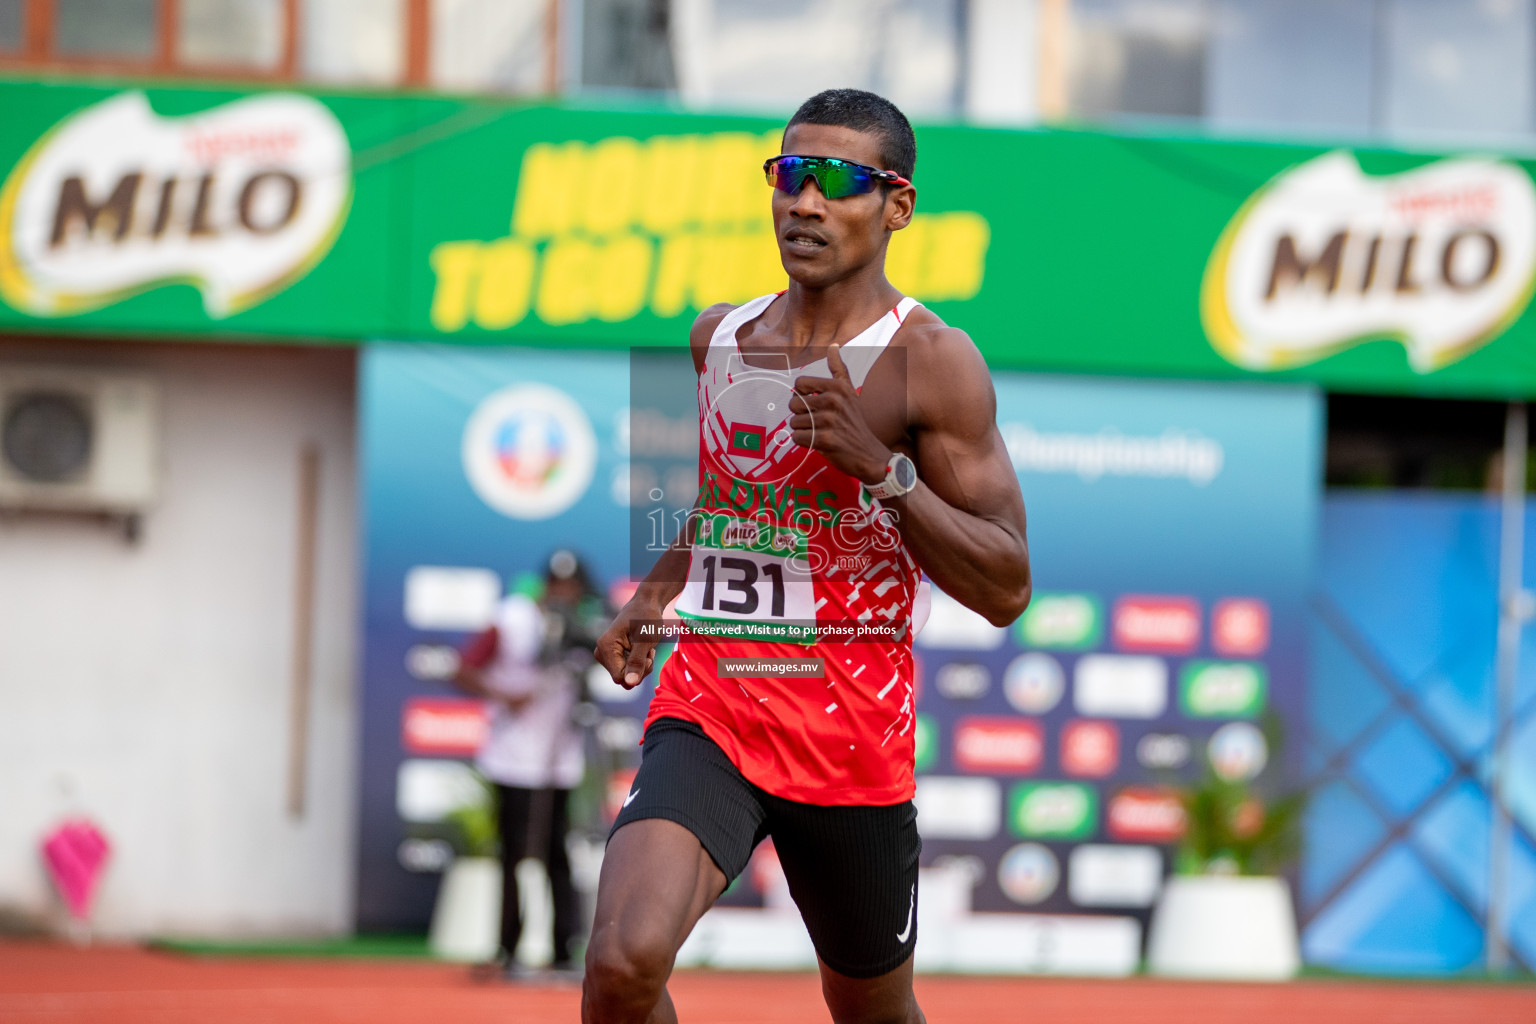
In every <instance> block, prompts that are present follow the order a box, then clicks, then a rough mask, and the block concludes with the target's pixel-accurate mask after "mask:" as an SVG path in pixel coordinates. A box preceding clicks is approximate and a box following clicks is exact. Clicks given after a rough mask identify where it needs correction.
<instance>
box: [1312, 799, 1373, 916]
mask: <svg viewBox="0 0 1536 1024" xmlns="http://www.w3.org/2000/svg"><path fill="white" fill-rule="evenodd" d="M1303 827H1304V828H1305V829H1306V835H1307V840H1306V841H1307V850H1306V856H1305V857H1304V858H1303V860H1302V865H1301V905H1302V907H1303V908H1304V909H1307V910H1310V909H1312V908H1313V907H1314V906H1316V905H1317V903H1318V901H1319V900H1321V899H1322V898H1323V897H1324V896H1326V895H1327V894H1328V893H1329V892H1330V891H1331V890H1332V889H1333V887H1334V886H1336V885H1338V884H1339V881H1340V880H1341V879H1343V878H1344V876H1345V875H1346V874H1348V873H1349V871H1350V870H1351V869H1352V868H1354V866H1355V865H1356V864H1357V863H1358V862H1359V860H1360V858H1361V857H1364V856H1365V855H1366V854H1367V853H1369V852H1370V851H1371V850H1372V849H1374V848H1375V847H1376V844H1377V843H1379V842H1381V839H1382V837H1383V836H1384V835H1386V832H1387V829H1386V825H1385V824H1384V823H1383V822H1382V820H1381V818H1380V817H1378V816H1377V814H1376V812H1375V811H1373V810H1371V808H1370V805H1369V804H1367V803H1366V802H1365V801H1364V800H1362V799H1360V797H1359V795H1358V794H1356V793H1355V791H1354V790H1352V789H1351V788H1350V787H1349V786H1348V785H1346V784H1344V783H1342V782H1335V783H1333V784H1331V785H1328V786H1324V787H1323V788H1322V789H1319V790H1318V791H1317V792H1315V793H1313V794H1312V797H1311V799H1310V800H1308V801H1307V814H1306V820H1305V822H1304V825H1303Z"/></svg>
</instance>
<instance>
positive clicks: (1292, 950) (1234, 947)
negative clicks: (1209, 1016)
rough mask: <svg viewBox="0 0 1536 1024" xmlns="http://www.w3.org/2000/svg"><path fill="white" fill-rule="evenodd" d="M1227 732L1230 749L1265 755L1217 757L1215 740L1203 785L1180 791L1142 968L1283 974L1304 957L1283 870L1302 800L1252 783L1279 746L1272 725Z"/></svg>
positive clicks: (1189, 973) (1292, 852) (1292, 854)
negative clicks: (1175, 838) (1177, 825)
mask: <svg viewBox="0 0 1536 1024" xmlns="http://www.w3.org/2000/svg"><path fill="white" fill-rule="evenodd" d="M1223 728H1224V729H1233V730H1234V732H1232V733H1229V735H1233V736H1239V737H1240V741H1239V742H1235V743H1234V744H1232V746H1233V747H1234V748H1238V747H1241V748H1244V749H1246V750H1248V751H1260V752H1261V753H1259V754H1258V755H1257V757H1254V756H1252V755H1251V754H1250V755H1248V756H1233V757H1230V758H1223V757H1222V756H1219V754H1220V752H1219V751H1217V750H1216V748H1217V743H1216V742H1215V741H1213V743H1212V749H1213V756H1212V757H1211V758H1209V759H1208V761H1207V764H1206V767H1205V771H1204V774H1203V777H1202V778H1201V780H1200V781H1199V782H1198V783H1197V784H1195V785H1191V786H1183V787H1178V788H1179V793H1180V797H1181V800H1182V803H1183V806H1184V818H1185V828H1184V836H1183V839H1182V841H1181V843H1180V845H1179V850H1178V854H1177V856H1176V858H1175V861H1174V875H1173V877H1171V878H1169V879H1168V881H1167V883H1166V884H1165V885H1164V887H1163V891H1162V895H1161V896H1160V897H1159V899H1158V904H1157V907H1156V910H1155V911H1154V913H1153V918H1152V926H1151V935H1150V938H1149V940H1148V949H1147V966H1148V969H1149V970H1150V971H1151V972H1152V973H1154V974H1165V975H1176V976H1181V977H1204V978H1243V979H1252V980H1278V979H1283V978H1289V977H1292V976H1293V975H1295V973H1296V971H1297V970H1298V969H1299V968H1300V966H1301V956H1300V950H1299V946H1298V943H1297V933H1296V913H1295V909H1294V907H1293V904H1292V901H1291V892H1290V886H1289V885H1287V883H1286V881H1285V878H1284V877H1283V876H1282V875H1281V872H1282V871H1283V870H1284V868H1285V867H1286V866H1287V865H1289V864H1291V863H1293V862H1294V860H1295V858H1296V855H1297V853H1298V852H1299V850H1300V846H1301V842H1300V824H1301V821H1300V819H1301V813H1302V808H1303V805H1304V800H1305V798H1304V794H1301V793H1293V794H1289V795H1284V796H1280V797H1278V798H1273V799H1266V797H1265V796H1264V795H1263V793H1262V792H1261V791H1260V790H1259V788H1258V787H1256V786H1255V785H1254V783H1253V782H1252V781H1251V780H1252V779H1253V777H1254V776H1256V775H1257V774H1258V770H1259V769H1260V768H1262V766H1263V761H1264V760H1265V759H1266V758H1267V751H1268V750H1273V749H1278V748H1279V745H1280V730H1279V726H1278V724H1277V722H1276V721H1274V720H1273V719H1271V720H1269V721H1267V722H1266V728H1265V729H1264V730H1263V732H1262V733H1261V732H1260V731H1259V730H1258V729H1257V728H1256V727H1255V726H1252V725H1250V724H1248V723H1245V722H1244V723H1230V724H1229V725H1228V726H1224V727H1223ZM1240 730H1247V731H1240ZM1218 735H1219V734H1218ZM1266 736H1267V737H1269V738H1268V739H1265V737H1266Z"/></svg>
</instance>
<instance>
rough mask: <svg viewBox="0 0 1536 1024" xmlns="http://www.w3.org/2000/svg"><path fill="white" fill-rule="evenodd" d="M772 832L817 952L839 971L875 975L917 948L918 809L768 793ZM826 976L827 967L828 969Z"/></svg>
mask: <svg viewBox="0 0 1536 1024" xmlns="http://www.w3.org/2000/svg"><path fill="white" fill-rule="evenodd" d="M763 800H764V806H765V807H766V808H767V809H768V831H769V834H770V835H772V836H773V845H774V849H775V850H777V851H778V855H779V862H780V863H781V864H782V865H783V867H784V875H785V878H786V879H787V880H788V881H789V891H790V894H791V895H793V896H794V898H795V904H796V905H797V906H798V907H799V908H800V914H801V916H802V917H803V918H805V926H806V930H807V931H809V932H810V934H811V941H812V942H813V943H814V944H815V946H816V955H817V956H819V957H820V958H821V961H822V963H823V964H824V965H825V966H826V967H828V968H830V969H831V970H832V971H833V972H835V973H836V974H838V975H841V976H843V977H846V978H850V979H873V978H879V977H881V976H883V975H887V974H890V973H891V972H893V971H895V970H897V969H898V968H900V967H901V966H902V965H903V964H904V963H906V962H907V961H908V960H909V959H910V958H911V956H912V951H913V950H914V949H915V948H916V946H917V860H918V854H919V853H920V852H921V850H922V840H921V839H919V838H918V835H917V810H916V808H915V807H914V806H913V804H912V803H911V801H908V802H906V803H902V804H895V805H891V806H886V807H822V806H816V805H813V804H801V803H795V802H792V801H788V800H782V799H780V798H778V797H774V796H770V795H768V794H763ZM824 973H825V972H824Z"/></svg>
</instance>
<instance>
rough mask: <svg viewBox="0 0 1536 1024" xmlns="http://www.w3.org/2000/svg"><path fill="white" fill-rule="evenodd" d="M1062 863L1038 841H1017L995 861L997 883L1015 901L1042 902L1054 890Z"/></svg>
mask: <svg viewBox="0 0 1536 1024" xmlns="http://www.w3.org/2000/svg"><path fill="white" fill-rule="evenodd" d="M1060 881H1061V866H1060V864H1058V863H1057V860H1056V855H1055V854H1054V853H1052V852H1051V851H1050V850H1048V849H1046V848H1045V847H1044V846H1041V845H1040V844H1039V843H1020V844H1019V845H1017V846H1015V847H1013V848H1012V849H1010V850H1009V851H1008V852H1007V853H1005V854H1003V856H1002V859H1001V860H999V861H998V864H997V886H998V888H999V889H1001V890H1003V895H1004V896H1007V897H1008V898H1009V899H1010V900H1013V902H1015V903H1022V904H1024V905H1026V906H1029V905H1033V904H1036V903H1040V902H1043V901H1044V900H1046V899H1049V898H1050V895H1051V893H1053V892H1055V891H1056V886H1057V884H1058V883H1059V882H1060Z"/></svg>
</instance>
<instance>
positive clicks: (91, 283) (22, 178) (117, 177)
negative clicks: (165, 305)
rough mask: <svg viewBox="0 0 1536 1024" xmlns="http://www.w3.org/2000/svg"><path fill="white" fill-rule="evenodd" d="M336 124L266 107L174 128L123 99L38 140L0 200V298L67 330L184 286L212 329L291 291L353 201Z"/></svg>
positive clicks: (169, 120) (255, 105) (217, 113)
mask: <svg viewBox="0 0 1536 1024" xmlns="http://www.w3.org/2000/svg"><path fill="white" fill-rule="evenodd" d="M351 159H352V151H351V146H350V145H349V144H348V142H347V136H346V133H345V131H343V130H342V127H341V123H340V122H339V121H337V119H336V116H335V115H334V114H332V113H331V112H330V110H329V109H328V108H327V107H326V106H325V105H324V104H323V103H321V102H319V101H318V100H316V99H313V98H312V97H309V96H301V95H299V94H297V93H267V94H264V95H260V96H251V97H247V98H245V99H240V100H235V101H234V102H232V103H226V104H223V105H222V106H218V107H214V108H212V109H210V110H204V111H201V112H199V113H195V114H188V115H185V116H182V117H165V116H162V115H160V114H158V113H156V112H155V111H154V109H153V108H151V107H150V105H149V100H148V98H147V97H146V96H145V94H144V93H142V92H138V91H134V92H124V93H119V94H118V95H116V96H113V97H111V98H110V99H106V100H103V101H101V102H100V103H96V104H94V105H92V106H89V107H86V108H85V109H83V110H80V111H77V112H75V113H73V114H71V115H69V116H68V117H66V118H65V119H64V120H62V121H60V122H59V123H58V124H57V125H55V126H54V127H53V128H52V129H51V130H50V131H48V132H46V133H45V134H44V135H43V136H42V137H41V138H40V139H39V140H38V141H37V143H36V144H34V145H33V147H32V149H31V150H30V151H28V153H27V154H26V155H25V156H23V157H22V158H21V160H19V161H18V162H17V163H16V166H15V169H14V170H13V171H12V172H11V175H10V177H9V178H8V179H7V180H6V182H5V185H4V186H3V188H0V297H3V298H4V299H5V301H6V302H7V303H9V304H10V305H11V306H13V307H15V308H16V309H19V310H22V311H23V312H26V313H30V314H32V315H34V316H46V317H58V316H72V315H75V314H78V313H84V312H87V311H89V310H92V309H97V308H100V307H102V306H106V305H109V304H111V303H114V302H120V301H122V300H123V299H126V298H128V297H130V296H132V295H135V294H137V293H139V292H142V291H146V290H148V289H151V288H156V287H160V286H163V285H168V284H177V283H191V284H192V285H193V286H195V287H196V288H197V289H198V291H199V292H200V293H201V294H202V300H203V310H204V312H205V313H206V314H207V316H209V317H210V318H213V319H223V318H225V317H228V316H232V315H233V314H235V313H239V312H241V311H242V310H245V309H248V308H250V307H251V306H254V305H256V304H257V303H260V302H263V301H265V300H266V299H267V298H269V297H271V296H272V295H274V294H276V293H277V292H280V291H282V290H283V289H284V288H286V287H288V286H289V285H290V284H292V283H293V282H294V281H296V280H298V279H299V278H302V277H303V276H304V275H305V274H306V273H308V271H309V269H310V268H311V267H313V266H314V265H315V264H316V263H317V262H319V261H320V259H321V258H323V257H324V256H325V254H326V253H327V252H329V251H330V248H331V244H332V242H334V241H335V239H336V236H337V235H338V234H339V233H340V231H341V226H342V223H343V222H344V221H345V220H346V216H347V210H348V207H349V205H350V203H351V197H352V172H351Z"/></svg>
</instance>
